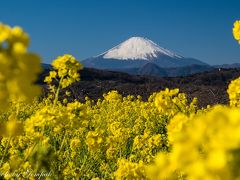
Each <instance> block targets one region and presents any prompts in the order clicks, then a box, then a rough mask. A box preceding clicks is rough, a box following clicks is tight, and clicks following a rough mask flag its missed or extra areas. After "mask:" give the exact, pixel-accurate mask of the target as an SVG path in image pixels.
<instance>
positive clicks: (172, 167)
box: [148, 105, 240, 179]
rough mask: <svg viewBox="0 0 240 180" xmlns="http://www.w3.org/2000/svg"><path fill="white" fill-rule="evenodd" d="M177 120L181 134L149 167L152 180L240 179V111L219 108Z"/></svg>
mask: <svg viewBox="0 0 240 180" xmlns="http://www.w3.org/2000/svg"><path fill="white" fill-rule="evenodd" d="M177 119H178V121H179V123H180V124H181V125H180V126H182V128H180V129H181V133H179V132H177V136H175V138H174V141H173V145H172V146H173V147H172V150H171V153H170V154H166V153H161V154H159V155H158V157H157V158H156V161H155V164H154V165H152V166H150V167H149V169H148V170H149V177H150V178H151V179H168V178H174V177H175V178H177V177H179V176H186V177H187V179H238V178H240V173H239V171H238V170H237V168H238V165H237V164H238V163H239V161H238V158H239V152H240V109H238V108H229V107H224V106H220V105H218V106H216V107H214V108H213V109H212V110H210V111H209V112H207V113H206V114H201V115H195V116H193V117H191V118H188V117H185V119H184V116H177V117H175V120H174V121H176V120H177ZM172 120H173V119H172ZM172 120H171V121H172ZM182 123H183V125H182ZM175 124H176V123H175ZM169 126H172V125H171V123H170V124H169Z"/></svg>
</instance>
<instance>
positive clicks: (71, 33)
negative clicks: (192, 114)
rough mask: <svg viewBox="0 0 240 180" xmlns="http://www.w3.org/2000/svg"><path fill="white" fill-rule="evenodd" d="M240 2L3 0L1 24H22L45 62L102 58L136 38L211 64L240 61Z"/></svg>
mask: <svg viewBox="0 0 240 180" xmlns="http://www.w3.org/2000/svg"><path fill="white" fill-rule="evenodd" d="M236 19H240V0H38V1H37V0H36V1H35V0H22V1H20V0H15V1H11V0H2V1H1V4H0V21H2V22H4V23H7V24H10V25H11V26H13V25H19V26H22V27H23V28H24V29H25V31H27V32H28V33H29V34H30V36H31V47H30V49H31V51H34V52H37V53H38V54H40V55H41V57H42V59H43V61H44V62H45V63H49V62H51V60H52V59H54V58H55V57H57V56H59V55H62V54H64V53H70V54H72V55H74V56H75V57H77V58H78V59H79V60H83V59H85V58H88V57H91V56H95V55H98V54H100V53H102V52H104V51H106V50H108V49H109V48H111V47H113V46H115V45H117V44H118V43H120V42H122V41H124V40H126V39H128V38H129V37H131V36H144V37H147V38H149V39H151V40H153V41H154V42H156V43H157V44H159V45H160V46H162V47H165V48H168V49H170V50H173V51H175V52H177V53H179V54H181V55H183V56H186V57H194V58H197V59H200V60H202V61H205V62H207V63H209V64H222V63H234V62H238V63H240V45H238V44H237V42H236V41H235V40H234V39H233V37H232V26H233V22H234V21H235V20H236Z"/></svg>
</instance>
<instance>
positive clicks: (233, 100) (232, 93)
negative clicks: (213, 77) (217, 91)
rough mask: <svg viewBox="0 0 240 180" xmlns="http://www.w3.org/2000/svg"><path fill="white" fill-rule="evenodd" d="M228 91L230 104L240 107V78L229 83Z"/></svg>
mask: <svg viewBox="0 0 240 180" xmlns="http://www.w3.org/2000/svg"><path fill="white" fill-rule="evenodd" d="M227 92H228V96H229V100H230V105H231V106H236V107H240V78H237V79H235V80H233V81H232V82H231V83H230V84H229V86H228V90H227Z"/></svg>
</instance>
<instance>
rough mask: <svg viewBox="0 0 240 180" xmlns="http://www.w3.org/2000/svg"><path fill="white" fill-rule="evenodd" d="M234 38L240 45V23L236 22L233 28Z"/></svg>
mask: <svg viewBox="0 0 240 180" xmlns="http://www.w3.org/2000/svg"><path fill="white" fill-rule="evenodd" d="M233 37H234V38H235V39H236V40H237V41H238V42H239V43H240V21H239V20H238V21H235V23H234V27H233Z"/></svg>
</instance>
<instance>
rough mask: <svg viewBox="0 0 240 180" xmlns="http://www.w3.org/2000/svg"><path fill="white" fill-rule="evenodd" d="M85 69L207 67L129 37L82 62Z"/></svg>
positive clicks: (136, 38)
mask: <svg viewBox="0 0 240 180" xmlns="http://www.w3.org/2000/svg"><path fill="white" fill-rule="evenodd" d="M82 63H83V65H84V66H85V67H90V68H96V69H108V70H118V71H121V70H122V71H125V72H126V69H132V68H135V69H136V68H142V67H144V66H145V65H146V64H148V67H149V64H152V65H153V66H156V65H157V66H158V67H159V68H173V67H174V68H176V67H184V66H191V65H202V66H207V64H206V63H204V62H202V61H200V60H197V59H194V58H186V57H183V56H181V55H178V54H176V53H174V52H172V51H170V50H168V49H165V48H162V47H160V46H159V45H157V44H156V43H154V42H153V41H151V40H149V39H147V38H143V37H131V38H130V39H128V40H126V41H124V42H123V43H121V44H119V45H117V46H115V47H114V48H112V49H110V50H108V51H106V52H104V53H102V54H100V55H98V56H95V57H92V58H88V59H86V60H84V61H82Z"/></svg>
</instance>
